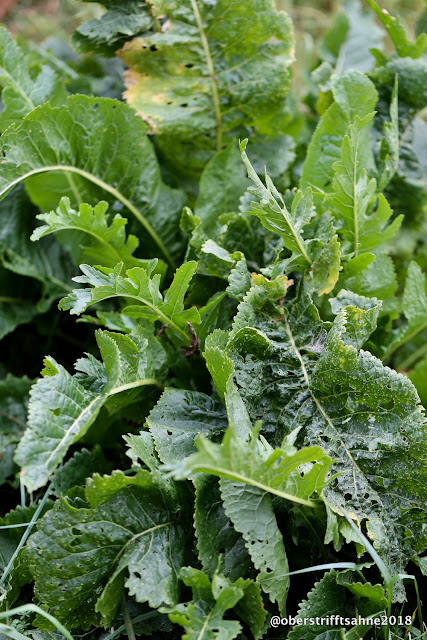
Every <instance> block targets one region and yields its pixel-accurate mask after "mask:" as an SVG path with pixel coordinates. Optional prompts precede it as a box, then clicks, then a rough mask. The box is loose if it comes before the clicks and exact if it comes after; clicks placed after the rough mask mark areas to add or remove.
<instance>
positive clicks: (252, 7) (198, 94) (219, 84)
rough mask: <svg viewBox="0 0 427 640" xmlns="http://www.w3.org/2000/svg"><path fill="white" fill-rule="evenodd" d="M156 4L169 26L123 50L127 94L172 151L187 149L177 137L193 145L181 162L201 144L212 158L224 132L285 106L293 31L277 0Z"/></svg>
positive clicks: (192, 0) (166, 0) (256, 121)
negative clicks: (126, 67)
mask: <svg viewBox="0 0 427 640" xmlns="http://www.w3.org/2000/svg"><path fill="white" fill-rule="evenodd" d="M151 4H152V7H153V10H154V13H155V14H156V16H158V17H159V18H160V16H164V17H165V18H166V21H165V22H163V20H162V23H163V27H162V29H161V30H159V31H158V32H157V33H154V34H152V35H149V36H146V37H143V38H136V39H135V40H133V41H132V42H129V43H127V44H126V45H125V47H124V48H123V50H122V51H121V53H120V55H121V57H122V58H123V60H124V61H125V63H126V64H127V65H128V66H129V67H130V70H129V71H128V72H127V74H126V76H127V77H126V81H127V86H128V91H127V92H126V95H125V97H126V99H127V101H128V102H129V104H130V105H131V106H133V107H134V108H135V109H136V111H138V112H139V113H140V114H141V115H142V117H143V118H144V119H146V121H147V122H148V123H149V124H150V126H151V129H152V131H153V132H154V133H157V141H158V143H160V144H161V146H162V148H164V150H165V151H166V150H167V153H168V155H170V153H171V152H172V153H174V152H175V154H176V151H178V154H179V152H180V149H179V147H177V146H176V138H177V139H178V141H180V140H182V141H185V143H186V144H187V145H189V146H188V147H187V149H185V148H184V149H182V150H181V154H182V152H184V153H185V152H186V157H185V158H184V157H181V160H180V162H181V164H185V161H187V162H188V160H187V158H188V152H189V151H190V150H191V149H192V148H193V149H194V146H196V147H198V148H199V149H201V150H202V151H203V152H204V155H205V158H206V155H207V156H208V157H209V155H210V153H211V151H212V150H213V149H215V146H216V150H217V151H221V149H222V143H223V137H224V134H227V133H228V132H230V133H231V132H232V131H233V130H234V129H236V127H239V126H241V125H244V126H255V127H256V126H257V125H258V126H259V124H261V123H262V122H263V121H266V120H269V119H271V117H272V116H273V115H274V114H275V113H277V112H278V111H279V110H280V108H281V107H282V106H283V101H284V97H285V95H286V92H287V89H288V85H289V69H288V67H289V65H290V64H291V62H292V60H293V51H292V48H293V32H292V26H291V22H290V20H289V18H288V16H287V15H286V14H285V13H284V12H277V11H276V10H275V8H274V5H273V2H272V1H271V0H261V1H255V0H250V1H248V2H246V3H245V4H244V5H242V4H241V3H231V4H230V3H229V2H228V0H219V1H218V2H215V3H207V2H200V0H183V1H182V2H180V3H179V4H176V3H175V2H173V1H171V0H154V2H152V3H151ZM248 14H250V15H251V19H250V20H248ZM237 33H239V34H240V35H239V37H238V38H236V34H237ZM172 136H173V137H172ZM227 137H229V136H227ZM159 138H160V140H159ZM215 139H216V145H215ZM193 153H194V151H193ZM205 161H206V160H205Z"/></svg>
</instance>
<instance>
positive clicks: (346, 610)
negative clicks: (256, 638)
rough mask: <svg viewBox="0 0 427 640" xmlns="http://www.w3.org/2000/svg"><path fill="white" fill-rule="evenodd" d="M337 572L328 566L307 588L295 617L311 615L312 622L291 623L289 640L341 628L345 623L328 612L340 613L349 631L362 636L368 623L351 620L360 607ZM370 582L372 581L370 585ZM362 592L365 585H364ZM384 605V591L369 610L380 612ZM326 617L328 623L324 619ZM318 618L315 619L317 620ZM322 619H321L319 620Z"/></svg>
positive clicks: (308, 639) (323, 634) (310, 638)
mask: <svg viewBox="0 0 427 640" xmlns="http://www.w3.org/2000/svg"><path fill="white" fill-rule="evenodd" d="M340 577H341V575H340V574H337V572H336V571H334V570H332V571H330V572H329V573H326V574H325V575H324V577H323V578H322V579H321V580H320V581H319V582H316V584H315V585H314V588H313V589H312V590H311V591H310V592H309V594H308V597H307V600H305V601H303V602H302V603H301V604H300V606H299V609H298V612H297V615H296V616H295V617H296V618H302V619H304V618H306V619H312V620H313V623H311V620H310V624H301V625H297V626H295V627H294V628H293V629H292V631H291V632H290V633H289V635H288V638H289V640H302V638H304V640H316V639H317V638H325V640H326V639H327V638H328V636H327V635H326V634H327V632H329V633H330V632H333V630H334V629H340V628H341V629H343V628H345V627H343V626H340V625H339V624H337V623H336V621H335V620H333V619H332V620H331V617H332V616H334V615H335V616H341V617H342V618H344V619H345V618H348V620H349V625H348V626H352V627H353V629H352V631H355V632H356V633H357V637H358V638H363V636H364V635H365V634H366V633H367V632H368V631H369V629H370V628H371V626H372V625H361V624H355V623H356V620H357V619H358V617H359V614H360V615H361V613H360V609H359V607H358V604H359V603H358V602H357V599H355V600H353V601H352V599H350V598H349V597H348V592H347V591H346V589H345V588H343V586H341V583H340V582H339V579H340ZM359 584H360V587H361V588H362V590H363V587H364V586H365V585H362V584H361V583H359ZM371 586H372V585H371ZM365 593H366V589H365ZM385 606H386V602H385V597H384V591H383V597H382V599H381V600H380V606H379V608H378V609H376V610H374V611H371V613H378V614H380V613H381V612H382V611H383V610H384V609H385ZM328 618H329V624H328V620H327V619H328ZM319 619H320V621H319V622H318V620H319ZM322 619H323V621H324V622H323V623H322Z"/></svg>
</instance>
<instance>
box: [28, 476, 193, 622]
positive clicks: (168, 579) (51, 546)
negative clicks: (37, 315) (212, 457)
mask: <svg viewBox="0 0 427 640" xmlns="http://www.w3.org/2000/svg"><path fill="white" fill-rule="evenodd" d="M85 497H86V501H87V503H85V502H84V501H82V500H79V501H76V503H75V504H72V503H70V502H69V501H67V500H66V499H65V498H61V499H60V500H58V501H57V502H56V503H55V507H54V509H53V510H52V511H51V512H49V513H48V514H46V516H45V517H44V518H42V520H41V521H40V522H39V524H38V531H37V533H36V534H35V535H33V536H32V537H31V539H30V541H29V543H28V546H27V552H26V554H27V558H28V560H29V562H30V566H31V571H32V573H33V576H34V579H35V583H36V593H37V598H38V599H39V600H40V601H41V602H42V603H43V604H44V605H45V606H46V607H49V611H50V612H51V613H52V614H53V615H55V616H56V617H57V618H58V620H60V621H61V622H62V623H63V624H64V625H66V626H67V628H69V629H73V628H75V627H80V628H83V629H85V628H86V629H87V628H89V627H90V626H92V625H98V626H99V625H100V624H101V623H102V624H104V625H105V626H106V627H107V626H110V625H111V622H112V620H113V618H114V616H115V613H116V610H117V607H118V605H119V602H120V596H121V593H122V590H123V586H126V587H127V589H128V592H129V594H130V595H131V596H135V599H136V600H137V602H148V603H149V605H150V607H152V608H158V607H159V606H161V605H162V604H169V605H173V604H174V603H175V602H177V599H178V572H179V569H180V567H181V563H182V559H183V552H184V546H185V532H184V531H183V529H182V526H181V525H180V522H179V516H178V512H179V503H178V502H177V500H178V495H177V493H176V491H175V489H174V487H173V485H171V484H170V483H169V484H167V483H165V482H164V481H162V480H161V479H159V477H158V476H155V475H151V474H150V473H149V472H148V471H143V470H140V471H138V473H137V475H135V476H126V475H125V474H123V473H122V472H120V471H115V472H114V473H113V475H112V476H102V477H101V476H97V475H95V476H94V477H93V478H92V479H89V480H88V483H87V486H86V496H85Z"/></svg>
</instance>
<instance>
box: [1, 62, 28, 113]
mask: <svg viewBox="0 0 427 640" xmlns="http://www.w3.org/2000/svg"><path fill="white" fill-rule="evenodd" d="M2 72H3V74H4V75H5V76H7V78H8V79H9V83H10V85H12V86H13V88H14V89H15V91H17V92H18V93H20V94H21V96H22V97H23V98H24V100H25V102H26V103H27V105H28V106H29V108H30V111H32V110H33V109H34V107H35V104H34V102H33V101H32V100H31V98H29V97H28V96H27V94H26V93H25V91H23V90H22V89H21V86H20V85H19V84H18V83H17V82H16V81H15V78H14V77H13V76H12V75H11V74H10V73H9V71H7V70H6V69H5V67H2Z"/></svg>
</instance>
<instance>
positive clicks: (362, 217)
mask: <svg viewBox="0 0 427 640" xmlns="http://www.w3.org/2000/svg"><path fill="white" fill-rule="evenodd" d="M373 117H374V113H371V114H369V115H367V116H366V117H365V118H363V120H361V119H360V118H359V116H356V118H355V120H354V123H353V124H351V125H350V126H349V128H348V132H347V133H346V135H345V136H344V138H343V146H342V150H341V160H340V161H338V162H335V163H334V164H333V169H334V170H335V175H334V179H333V191H332V192H331V193H329V194H328V195H327V196H326V202H328V203H329V202H330V203H331V204H332V206H333V207H334V209H335V210H336V212H337V214H336V215H337V217H338V219H339V221H340V222H342V228H341V233H342V234H343V236H344V238H346V239H347V241H348V242H349V245H350V247H351V250H352V251H354V255H355V256H357V255H358V254H359V252H362V253H363V252H369V251H372V250H373V249H376V248H377V247H378V245H380V244H382V243H383V242H387V241H388V240H390V239H391V238H392V237H393V236H394V235H395V234H396V233H397V231H398V229H399V227H400V225H401V223H402V219H403V216H398V217H397V218H395V220H393V222H392V223H391V224H388V225H387V223H388V221H389V219H390V217H391V215H392V213H393V212H392V210H391V209H390V206H389V204H388V202H387V200H386V199H385V198H384V196H383V195H382V194H379V196H378V205H377V209H376V211H373V210H372V205H373V203H374V198H375V196H376V192H377V183H376V180H375V179H374V178H371V179H369V178H368V173H367V170H366V168H365V167H363V166H362V165H361V162H360V160H359V158H360V157H363V156H364V155H366V154H365V153H364V152H363V150H362V149H361V146H362V145H363V144H368V145H369V138H366V135H363V137H362V132H363V131H364V130H365V128H366V129H368V130H369V128H370V127H369V125H370V124H371V122H372V119H373ZM386 225H387V226H386Z"/></svg>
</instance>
